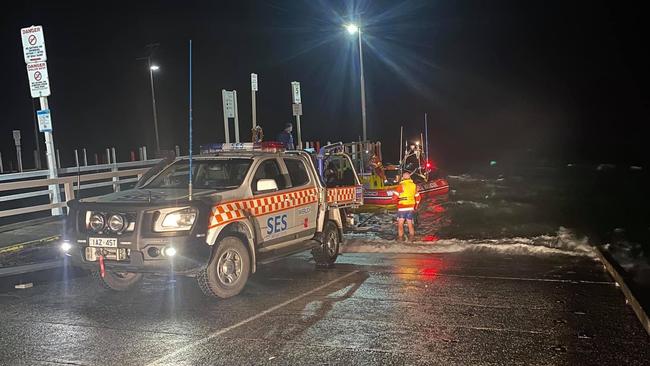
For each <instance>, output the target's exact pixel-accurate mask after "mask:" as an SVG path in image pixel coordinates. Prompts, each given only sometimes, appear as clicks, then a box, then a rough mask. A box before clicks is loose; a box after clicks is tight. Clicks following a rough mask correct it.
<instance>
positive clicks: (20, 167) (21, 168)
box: [13, 130, 23, 172]
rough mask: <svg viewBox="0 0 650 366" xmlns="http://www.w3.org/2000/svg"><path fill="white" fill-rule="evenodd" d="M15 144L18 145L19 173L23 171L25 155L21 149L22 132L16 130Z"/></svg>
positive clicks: (14, 132)
mask: <svg viewBox="0 0 650 366" xmlns="http://www.w3.org/2000/svg"><path fill="white" fill-rule="evenodd" d="M13 135H14V143H15V145H16V159H17V160H18V171H19V172H22V171H23V154H22V148H21V147H20V130H14V131H13Z"/></svg>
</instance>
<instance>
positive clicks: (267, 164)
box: [251, 159, 287, 192]
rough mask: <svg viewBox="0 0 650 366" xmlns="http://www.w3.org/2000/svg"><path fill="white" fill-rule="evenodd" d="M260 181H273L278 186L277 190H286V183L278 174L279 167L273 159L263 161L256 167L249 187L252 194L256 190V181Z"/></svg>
mask: <svg viewBox="0 0 650 366" xmlns="http://www.w3.org/2000/svg"><path fill="white" fill-rule="evenodd" d="M260 179H275V183H276V184H277V185H278V190H282V189H285V188H287V181H286V179H285V177H284V176H283V175H282V173H281V172H280V166H279V165H278V162H277V161H276V160H275V159H268V160H265V161H263V162H262V164H260V166H258V167H257V171H255V175H254V176H253V181H252V187H251V189H252V190H253V192H255V191H256V190H257V189H256V188H257V181H258V180H260Z"/></svg>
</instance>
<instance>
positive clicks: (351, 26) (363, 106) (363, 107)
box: [345, 23, 366, 141]
mask: <svg viewBox="0 0 650 366" xmlns="http://www.w3.org/2000/svg"><path fill="white" fill-rule="evenodd" d="M345 29H346V30H347V31H348V33H350V34H351V35H354V34H355V33H356V34H357V36H358V40H359V65H360V69H361V123H362V125H363V141H366V85H365V81H364V78H363V48H362V46H361V28H359V26H358V25H356V24H353V23H350V24H346V25H345Z"/></svg>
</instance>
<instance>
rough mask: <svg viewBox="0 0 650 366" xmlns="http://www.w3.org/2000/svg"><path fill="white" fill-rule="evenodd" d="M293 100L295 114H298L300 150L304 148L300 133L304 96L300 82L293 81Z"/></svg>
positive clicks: (297, 125)
mask: <svg viewBox="0 0 650 366" xmlns="http://www.w3.org/2000/svg"><path fill="white" fill-rule="evenodd" d="M291 100H292V101H293V106H292V107H293V115H294V116H296V133H297V134H298V146H297V147H298V150H302V135H301V133H300V116H302V98H301V96H300V83H299V82H297V81H292V82H291Z"/></svg>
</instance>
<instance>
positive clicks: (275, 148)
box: [201, 141, 285, 154]
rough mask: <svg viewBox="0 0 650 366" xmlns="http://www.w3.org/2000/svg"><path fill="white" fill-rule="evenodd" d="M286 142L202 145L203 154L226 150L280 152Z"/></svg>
mask: <svg viewBox="0 0 650 366" xmlns="http://www.w3.org/2000/svg"><path fill="white" fill-rule="evenodd" d="M284 150H285V146H284V143H282V142H278V141H265V142H255V143H253V142H234V143H215V144H208V145H201V154H214V153H220V152H226V151H250V152H252V151H267V152H280V151H284Z"/></svg>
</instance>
